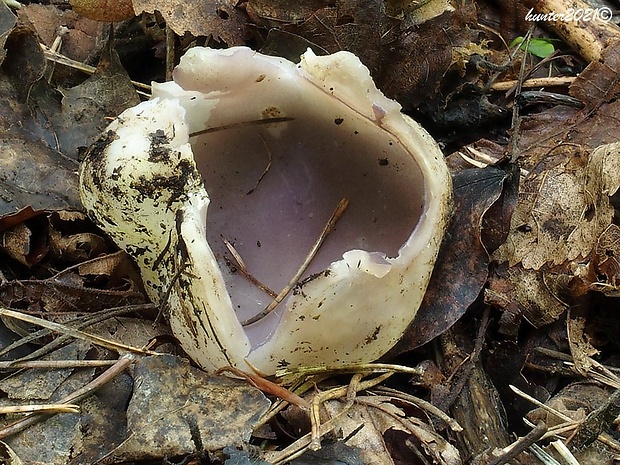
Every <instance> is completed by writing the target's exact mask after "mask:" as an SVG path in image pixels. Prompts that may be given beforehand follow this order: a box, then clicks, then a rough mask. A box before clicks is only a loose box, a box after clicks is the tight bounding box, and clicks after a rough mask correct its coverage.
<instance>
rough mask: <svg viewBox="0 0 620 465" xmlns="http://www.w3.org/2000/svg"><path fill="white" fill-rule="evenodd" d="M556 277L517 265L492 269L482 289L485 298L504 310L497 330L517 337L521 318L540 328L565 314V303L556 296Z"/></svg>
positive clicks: (488, 302)
mask: <svg viewBox="0 0 620 465" xmlns="http://www.w3.org/2000/svg"><path fill="white" fill-rule="evenodd" d="M555 277H557V276H555V275H553V274H552V273H548V274H547V273H545V272H542V271H534V270H525V269H523V268H522V267H520V266H515V267H511V268H507V267H505V266H502V267H500V268H499V269H497V270H496V271H495V273H494V274H493V275H492V276H491V278H490V280H489V285H488V288H486V289H485V291H484V300H485V302H486V303H487V304H489V305H491V306H493V307H495V308H499V309H501V310H502V311H503V313H502V316H501V318H500V321H499V325H500V327H499V331H500V333H502V334H503V335H505V336H513V337H516V336H517V335H518V331H519V328H520V325H521V321H522V319H523V318H525V319H526V320H527V321H528V322H529V323H530V324H531V325H533V326H534V327H536V328H540V327H541V326H544V325H546V324H549V323H551V322H553V321H555V320H556V319H557V318H558V317H559V316H560V315H562V313H564V311H565V310H566V308H567V307H568V305H567V304H565V303H564V302H562V300H561V299H560V297H559V290H558V289H557V288H556V286H555V284H556V282H554V279H553V278H555Z"/></svg>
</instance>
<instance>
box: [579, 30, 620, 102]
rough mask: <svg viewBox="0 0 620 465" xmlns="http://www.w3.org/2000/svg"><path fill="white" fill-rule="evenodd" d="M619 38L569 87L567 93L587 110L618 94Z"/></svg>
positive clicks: (619, 68)
mask: <svg viewBox="0 0 620 465" xmlns="http://www.w3.org/2000/svg"><path fill="white" fill-rule="evenodd" d="M618 70H620V37H619V38H618V39H617V40H615V41H614V42H613V43H612V44H610V45H608V46H607V47H605V49H604V50H603V52H602V56H601V59H600V60H597V61H593V62H592V63H590V64H589V65H588V66H587V68H586V69H584V70H583V71H582V72H581V73H579V76H577V78H576V79H575V81H574V82H573V83H572V84H571V85H570V87H569V93H570V95H572V96H573V97H576V98H578V99H580V100H581V101H582V102H584V103H585V104H586V105H587V107H588V108H596V107H598V106H600V105H601V104H603V103H604V102H607V101H610V100H612V99H614V98H615V96H616V95H617V94H618V93H619V92H620V75H619V74H618Z"/></svg>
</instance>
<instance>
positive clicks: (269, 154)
mask: <svg viewBox="0 0 620 465" xmlns="http://www.w3.org/2000/svg"><path fill="white" fill-rule="evenodd" d="M258 137H260V140H262V141H263V145H264V146H265V150H267V155H268V156H269V162H268V163H267V166H266V167H265V169H264V170H263V173H262V174H261V175H260V176H259V178H258V181H256V184H254V187H253V188H252V189H250V190H249V191H247V192H246V195H250V194H251V193H252V192H254V191H255V190H256V188H257V187H258V185H259V184H260V182H261V181H262V180H263V178H264V177H265V175H266V174H267V173H268V172H269V170H270V169H271V165H272V164H273V156H272V155H271V150H269V147H267V142H265V138H264V137H263V136H262V135H261V134H259V135H258Z"/></svg>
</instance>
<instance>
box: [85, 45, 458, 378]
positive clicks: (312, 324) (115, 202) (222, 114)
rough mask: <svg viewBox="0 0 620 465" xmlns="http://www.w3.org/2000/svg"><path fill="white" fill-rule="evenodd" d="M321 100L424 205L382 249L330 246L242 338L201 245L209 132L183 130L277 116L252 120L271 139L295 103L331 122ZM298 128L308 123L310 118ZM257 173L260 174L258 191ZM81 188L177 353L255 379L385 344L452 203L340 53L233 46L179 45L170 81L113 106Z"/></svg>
mask: <svg viewBox="0 0 620 465" xmlns="http://www.w3.org/2000/svg"><path fill="white" fill-rule="evenodd" d="M239 96H241V98H242V100H243V99H245V100H243V101H245V103H246V104H245V105H239V104H237V106H236V107H235V108H233V105H232V100H231V99H235V98H236V99H238V98H239ZM332 108H334V109H335V110H333V111H336V112H340V113H342V114H343V115H346V123H347V124H351V125H352V126H351V127H354V128H370V129H368V130H369V131H371V132H372V131H375V132H376V133H377V134H379V133H385V134H386V135H387V136H386V137H387V138H388V139H389V140H390V143H389V145H390V146H392V145H393V144H392V142H394V145H396V146H398V150H399V151H400V152H402V153H406V154H408V155H407V156H409V154H410V156H411V159H412V160H411V163H412V164H414V165H415V166H414V168H412V171H415V172H416V173H417V172H419V173H420V174H421V176H422V178H423V179H422V180H421V181H419V182H421V184H422V187H419V186H418V187H415V188H416V189H419V190H420V191H421V192H423V195H422V197H423V199H411V200H409V199H406V200H407V201H410V202H420V201H421V200H422V201H423V203H424V204H423V207H421V210H420V214H419V217H418V218H417V219H416V222H414V223H413V224H412V225H411V230H410V234H408V238H406V240H405V242H404V243H403V244H402V245H401V246H400V247H399V248H398V251H397V253H394V255H396V256H395V257H393V258H390V257H389V256H386V254H385V253H383V252H382V251H375V250H370V251H364V250H361V249H359V248H356V247H353V248H352V249H351V250H348V251H344V253H342V252H341V253H340V254H341V255H340V257H336V259H335V260H328V261H327V264H328V265H327V266H325V267H322V268H318V269H319V270H320V269H325V270H326V271H325V272H321V273H320V274H317V275H316V276H313V278H315V279H308V280H306V281H305V282H304V283H303V289H302V288H301V285H299V289H298V291H299V292H295V293H291V295H289V296H288V297H287V298H286V299H285V300H284V301H283V302H282V303H280V305H279V306H278V307H277V308H276V311H274V313H273V314H272V315H270V316H269V317H267V318H266V320H271V324H272V325H273V326H272V328H271V329H264V328H263V329H262V330H259V331H258V333H257V335H256V336H253V341H251V340H250V338H249V337H248V334H247V331H246V329H244V328H243V327H242V326H241V324H240V323H239V320H238V317H237V315H236V312H235V309H234V302H233V301H232V300H231V296H230V294H229V289H228V288H227V280H230V279H232V278H230V274H227V273H226V272H224V270H222V269H221V263H218V258H220V262H221V257H219V255H220V254H219V253H218V254H217V255H216V253H214V251H213V250H214V245H213V244H210V243H209V242H208V241H207V225H208V221H207V219H208V218H207V216H208V214H211V211H209V213H208V212H207V210H208V207H209V203H210V201H211V200H212V199H211V200H210V197H209V194H208V193H207V192H210V188H209V184H208V183H207V185H206V189H205V186H204V180H203V178H204V175H203V174H201V173H199V172H198V170H197V167H196V163H197V162H196V160H195V159H194V151H195V150H196V149H197V147H198V146H199V145H200V144H198V143H197V142H196V141H197V140H200V141H202V137H205V139H204V140H205V142H204V145H205V150H207V151H209V150H210V146H209V145H208V144H207V141H208V140H210V139H208V134H205V135H204V136H203V135H199V136H197V135H196V133H198V132H200V131H204V130H205V129H207V128H213V127H220V128H221V127H229V126H230V127H232V126H234V125H235V124H238V123H243V122H248V121H255V120H259V119H265V118H270V117H276V118H281V120H279V121H280V122H278V123H272V124H268V125H267V124H261V125H260V128H261V130H262V131H263V136H261V137H262V139H261V140H262V141H263V143H265V138H266V137H269V138H270V139H269V143H270V144H274V147H275V146H276V145H278V144H280V143H281V139H282V138H283V137H284V136H283V134H286V135H288V132H290V131H289V129H290V128H294V127H296V126H294V124H297V123H295V121H293V120H294V119H299V121H302V118H303V117H302V116H300V115H299V114H297V113H295V112H299V111H308V112H310V113H311V114H312V115H313V116H312V118H318V117H320V116H321V114H322V113H325V115H326V117H327V118H328V119H330V123H331V122H332V121H333V114H336V113H333V111H332ZM340 113H337V114H340ZM317 115H318V116H317ZM286 118H290V119H291V121H287V120H286ZM299 124H302V123H299ZM309 124H310V127H311V128H313V127H314V126H312V125H313V124H314V120H310V123H309ZM317 124H318V123H317ZM337 124H340V123H337ZM356 125H357V126H356ZM250 126H252V125H248V127H250ZM256 127H257V128H258V125H257V126H256ZM373 128H374V129H373ZM250 130H251V129H250ZM256 130H258V129H256ZM364 130H366V129H364ZM360 131H361V129H360ZM207 132H208V131H207ZM220 132H224V130H221V131H220ZM358 132H359V131H357V130H356V131H355V134H358ZM243 134H244V137H248V136H247V134H251V133H249V132H248V133H243ZM373 134H374V133H372V134H371V136H370V137H375V138H376V135H373ZM321 137H322V136H321V135H319V134H317V135H316V138H321ZM190 139H194V142H193V145H191V144H190ZM373 143H374V142H373ZM256 144H258V145H260V140H259V141H257V142H256ZM300 150H301V149H300ZM278 156H279V155H276V157H278ZM304 156H305V155H304ZM361 156H363V155H361ZM372 156H373V157H374V156H375V155H372ZM395 156H396V155H395ZM270 157H271V155H270ZM375 159H376V157H375ZM323 162H324V160H323ZM200 163H206V164H207V166H208V162H200ZM274 166H275V162H274ZM272 169H274V170H275V168H272ZM407 170H408V169H404V171H406V172H408V171H407ZM396 171H398V170H396ZM274 173H276V172H275V171H274ZM270 175H271V172H266V173H265V177H264V179H265V181H260V183H263V182H264V183H265V189H267V188H268V186H269V184H268V182H271V181H268V178H270ZM275 177H276V174H273V175H271V178H275ZM405 181H406V180H405ZM80 182H81V187H80V191H81V196H82V202H83V204H84V206H85V208H86V210H87V211H88V213H89V215H90V216H91V217H92V218H93V219H95V221H96V222H97V223H98V224H99V225H100V226H101V227H102V228H103V229H104V230H105V231H106V232H107V233H108V234H109V235H110V236H111V237H112V239H113V240H114V241H115V242H116V243H117V244H118V245H119V246H120V247H121V248H123V249H124V250H126V251H127V252H128V253H129V254H130V255H131V256H132V257H133V258H134V259H135V260H136V262H137V263H138V265H139V267H140V270H141V274H142V277H143V280H144V283H145V287H146V290H147V292H148V294H149V296H150V297H151V299H153V301H155V302H160V303H161V304H162V305H165V308H166V310H167V313H168V319H169V322H170V325H171V329H172V331H173V333H174V334H175V336H176V337H177V338H178V339H179V341H180V342H181V344H182V346H183V348H184V350H185V351H186V352H187V353H188V355H189V356H190V357H191V358H192V359H193V360H194V361H195V362H197V363H198V364H199V365H201V366H202V367H203V368H205V369H216V368H220V367H222V366H227V365H233V366H237V367H239V368H241V369H247V364H246V360H247V361H248V362H249V363H250V364H251V365H252V366H254V367H256V368H257V369H259V370H261V371H262V372H264V373H266V374H273V373H274V372H275V370H276V369H277V368H279V367H287V366H288V367H290V366H293V367H294V366H317V365H321V366H329V367H333V366H338V365H341V364H344V363H360V362H369V361H372V360H375V359H377V358H379V357H380V356H381V355H383V354H384V353H385V352H387V351H388V350H389V349H390V348H391V347H392V346H393V345H394V344H395V343H396V342H397V341H398V340H399V338H400V337H401V336H402V334H403V332H404V330H405V329H406V328H407V326H408V325H409V323H410V322H411V321H412V320H413V318H414V316H415V313H416V311H417V309H418V307H419V305H420V302H421V300H422V297H423V295H424V292H425V290H426V286H427V284H428V280H429V279H430V275H431V272H432V269H433V265H434V262H435V258H436V255H437V252H438V249H439V246H440V243H441V241H442V238H443V234H444V230H445V227H446V223H447V221H448V217H449V210H450V199H451V180H450V175H449V172H448V169H447V167H446V164H445V162H444V160H443V156H442V154H441V151H440V150H439V148H438V147H437V145H436V143H435V142H434V141H433V139H432V138H431V137H430V136H429V135H428V134H427V133H426V132H425V131H424V130H423V129H422V128H421V127H420V126H419V125H418V124H417V123H415V122H414V121H413V120H411V119H410V118H408V117H406V116H405V115H403V114H402V113H400V105H399V104H398V103H396V102H394V101H392V100H389V99H387V98H386V97H385V96H384V95H383V94H382V93H381V92H380V91H379V90H377V88H376V87H375V85H374V83H373V81H372V79H371V77H370V74H369V72H368V70H367V68H366V67H364V66H363V65H362V64H361V62H360V61H359V59H358V58H357V57H355V56H354V55H352V54H351V53H348V52H339V53H336V54H333V55H329V56H316V55H314V54H313V53H312V52H311V51H310V50H309V51H308V52H306V54H304V55H303V56H302V60H301V62H300V64H298V65H295V64H294V63H292V62H289V61H287V60H285V59H282V58H275V57H268V56H264V55H261V54H258V53H256V52H253V51H251V50H250V49H247V48H244V47H233V48H231V49H227V50H211V49H206V48H199V47H197V48H193V49H191V50H189V51H188V52H187V54H186V55H185V56H184V57H183V58H182V60H181V64H180V65H179V67H178V68H177V69H176V70H175V82H169V83H164V84H155V85H154V87H153V99H152V100H150V101H148V102H143V103H141V104H139V105H137V106H136V107H133V108H130V109H128V110H126V111H124V112H123V113H122V114H121V115H120V116H119V117H118V118H117V119H116V120H115V121H114V122H113V123H112V124H111V125H110V126H109V127H108V129H107V131H106V133H104V134H103V135H102V136H101V138H100V139H99V141H98V142H96V143H95V144H94V145H93V146H92V147H91V149H90V150H89V153H88V155H87V157H86V159H85V161H84V162H83V164H82V166H81V170H80ZM260 183H259V184H258V187H257V189H261V188H262V187H261V186H262V184H260ZM330 201H331V200H330ZM352 201H353V200H352ZM362 203H363V202H362ZM351 205H353V204H351ZM267 207H268V206H267ZM333 207H335V204H334V205H332V208H333ZM212 208H213V206H212ZM351 208H352V207H351ZM347 214H348V213H347V212H345V214H344V216H343V220H342V221H344V219H346V215H347ZM354 214H355V213H351V215H354ZM325 220H326V218H324V219H321V220H320V221H325ZM342 229H344V227H343V228H342ZM334 234H335V233H334ZM343 234H344V233H343ZM315 239H316V236H313V237H312V238H311V239H309V241H310V242H313V241H314V240H315ZM329 239H330V237H328V239H327V240H326V242H327V241H328V240H329ZM329 263H331V264H329ZM270 266H272V267H277V262H276V263H275V264H274V263H272V264H271V265H270ZM228 284H229V286H230V283H228ZM240 289H241V287H240ZM279 290H280V289H279V288H278V289H276V291H279ZM164 298H165V299H167V301H166V302H162V300H163V299H164ZM239 298H241V297H239ZM261 331H262V332H261ZM250 332H251V330H250Z"/></svg>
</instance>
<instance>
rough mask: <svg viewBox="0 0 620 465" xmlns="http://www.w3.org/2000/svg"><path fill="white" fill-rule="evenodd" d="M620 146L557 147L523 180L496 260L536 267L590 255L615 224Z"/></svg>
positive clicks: (496, 253)
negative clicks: (612, 202)
mask: <svg viewBox="0 0 620 465" xmlns="http://www.w3.org/2000/svg"><path fill="white" fill-rule="evenodd" d="M618 158H620V144H618V143H615V144H609V145H604V146H600V147H598V148H596V149H595V150H593V151H592V152H590V153H588V151H586V150H584V149H583V148H582V147H581V146H575V145H572V144H571V145H569V144H566V145H559V146H557V147H556V148H555V149H553V150H551V152H550V153H549V155H548V157H547V158H545V159H544V160H543V161H542V162H541V163H539V164H538V165H537V166H536V167H535V168H534V169H533V170H532V171H531V172H530V174H529V176H528V177H527V178H525V180H524V181H523V183H522V186H521V189H520V193H519V204H518V205H517V208H516V209H515V212H514V214H513V216H512V219H511V222H510V233H509V236H508V239H507V240H506V242H505V243H504V244H503V245H501V246H500V247H499V249H498V250H497V251H496V252H495V253H494V254H493V257H492V258H493V259H494V260H496V261H498V262H500V263H501V262H506V261H507V262H509V264H510V265H511V266H514V265H515V264H517V263H519V262H520V263H522V264H523V267H524V268H530V269H534V270H538V269H540V268H541V267H543V266H544V265H546V264H548V265H561V264H564V263H566V262H568V261H571V260H574V259H576V258H579V257H586V256H588V255H589V254H590V252H591V251H592V250H593V249H594V248H595V247H596V242H597V239H598V237H599V236H600V235H601V233H602V232H603V230H605V228H607V227H608V226H609V224H610V223H611V220H612V217H613V214H614V210H613V207H612V206H611V205H610V202H609V197H610V196H611V195H613V194H614V193H615V192H616V190H617V189H618V186H619V185H620V163H619V162H618Z"/></svg>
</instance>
